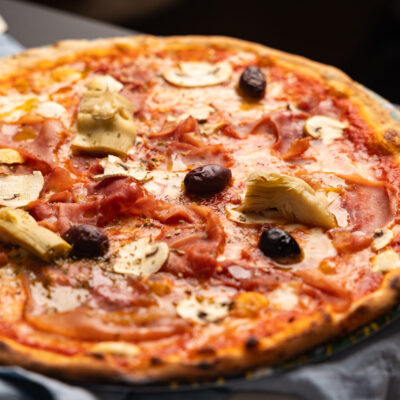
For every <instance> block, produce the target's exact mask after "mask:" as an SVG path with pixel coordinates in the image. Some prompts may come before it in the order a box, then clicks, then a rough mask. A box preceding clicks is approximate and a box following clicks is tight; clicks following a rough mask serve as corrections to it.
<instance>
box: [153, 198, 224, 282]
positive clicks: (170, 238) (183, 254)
mask: <svg viewBox="0 0 400 400" xmlns="http://www.w3.org/2000/svg"><path fill="white" fill-rule="evenodd" d="M187 208H188V212H189V213H193V212H194V213H196V214H197V216H196V218H197V219H198V221H195V223H193V224H190V225H182V224H181V225H180V226H179V229H177V228H176V227H166V228H165V229H164V230H163V232H162V234H161V236H160V237H159V238H158V240H162V241H165V242H167V243H168V246H169V248H170V256H169V258H168V261H167V264H166V265H165V266H164V267H163V270H164V271H168V272H171V273H174V274H177V273H180V274H182V275H184V276H195V277H206V276H211V275H212V274H213V272H214V271H215V269H216V267H217V255H218V254H219V253H220V252H221V251H222V246H223V244H224V239H225V233H224V230H223V228H222V225H221V223H220V221H219V218H218V216H217V215H216V214H215V213H214V212H213V211H211V209H209V208H208V207H205V206H197V205H192V206H190V207H187Z"/></svg>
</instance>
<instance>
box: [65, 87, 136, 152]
mask: <svg viewBox="0 0 400 400" xmlns="http://www.w3.org/2000/svg"><path fill="white" fill-rule="evenodd" d="M100 83H101V82H100ZM100 83H99V82H98V80H96V81H95V83H93V81H92V82H91V84H89V87H88V90H87V91H86V92H85V93H84V94H83V96H82V99H81V104H80V108H79V112H78V125H77V126H78V134H77V135H76V136H75V138H74V139H73V141H72V148H73V149H74V150H75V151H81V152H85V153H90V154H100V155H101V154H116V155H120V156H126V154H127V153H128V151H129V149H130V148H131V147H132V145H133V144H134V142H135V139H136V129H135V125H134V122H133V104H132V103H131V102H130V101H129V100H127V99H126V98H125V97H123V96H121V95H120V94H118V92H116V91H115V90H110V88H109V86H107V85H102V84H100Z"/></svg>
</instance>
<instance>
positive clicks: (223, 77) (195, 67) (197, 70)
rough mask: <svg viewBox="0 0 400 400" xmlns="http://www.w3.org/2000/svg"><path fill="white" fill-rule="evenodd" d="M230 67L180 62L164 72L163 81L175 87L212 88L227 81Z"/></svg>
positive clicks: (230, 71) (223, 63)
mask: <svg viewBox="0 0 400 400" xmlns="http://www.w3.org/2000/svg"><path fill="white" fill-rule="evenodd" d="M231 74H232V67H231V65H230V64H229V63H227V62H220V63H217V64H209V63H205V62H181V63H179V64H178V65H177V66H176V67H173V68H170V69H168V70H166V71H165V72H164V74H163V76H164V79H165V80H166V81H167V82H169V83H171V84H172V85H175V86H181V87H200V86H213V85H218V84H220V83H223V82H225V81H227V80H228V79H229V78H230V77H231Z"/></svg>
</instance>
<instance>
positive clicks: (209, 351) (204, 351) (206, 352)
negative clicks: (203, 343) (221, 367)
mask: <svg viewBox="0 0 400 400" xmlns="http://www.w3.org/2000/svg"><path fill="white" fill-rule="evenodd" d="M197 354H200V355H202V356H215V354H216V351H215V349H213V348H212V347H202V348H200V349H198V350H197Z"/></svg>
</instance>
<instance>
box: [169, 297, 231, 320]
mask: <svg viewBox="0 0 400 400" xmlns="http://www.w3.org/2000/svg"><path fill="white" fill-rule="evenodd" d="M230 308H231V302H230V301H229V300H227V299H223V300H222V299H215V300H214V299H206V298H198V297H193V296H192V297H189V298H187V299H184V300H182V301H180V302H179V303H178V305H177V307H176V312H177V313H178V315H179V316H180V317H182V318H184V319H188V320H189V321H192V322H194V323H197V324H206V323H207V322H218V321H221V320H222V319H224V318H225V317H226V316H227V315H228V314H229V310H230Z"/></svg>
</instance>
